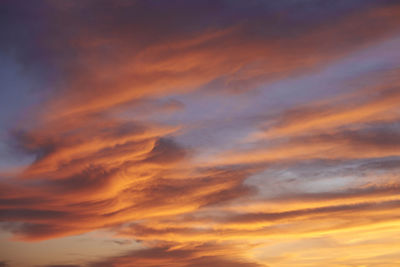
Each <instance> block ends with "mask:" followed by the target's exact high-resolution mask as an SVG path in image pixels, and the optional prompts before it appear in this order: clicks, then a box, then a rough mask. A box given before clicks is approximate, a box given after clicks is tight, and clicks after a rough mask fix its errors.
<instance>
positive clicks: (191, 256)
mask: <svg viewBox="0 0 400 267" xmlns="http://www.w3.org/2000/svg"><path fill="white" fill-rule="evenodd" d="M237 253H238V251H237V248H236V249H235V247H232V246H221V245H218V244H212V243H208V244H201V245H198V244H194V245H192V246H190V247H183V248H174V247H171V246H161V247H154V248H150V249H144V250H138V251H133V252H131V253H128V254H126V255H123V256H119V257H114V258H110V259H108V260H106V261H103V262H95V263H92V264H91V265H90V266H133V265H140V266H144V267H147V266H149V267H150V266H160V265H162V266H182V267H197V266H205V265H209V266H214V267H225V266H233V267H266V265H263V264H258V263H255V262H248V261H245V260H241V259H240V257H238V258H237V259H235V258H236V257H237V255H236V254H237ZM228 254H229V257H227V255H228Z"/></svg>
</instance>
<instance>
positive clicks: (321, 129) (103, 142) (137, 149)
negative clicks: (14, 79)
mask: <svg viewBox="0 0 400 267" xmlns="http://www.w3.org/2000/svg"><path fill="white" fill-rule="evenodd" d="M183 10H184V12H183ZM399 13H400V7H399V5H398V3H397V2H396V1H356V0H354V1H344V0H343V1H342V0H340V1H334V2H332V3H330V4H329V5H327V4H326V1H320V0H314V1H306V2H302V1H248V2H246V3H244V2H240V1H222V0H221V1H172V2H168V3H167V2H162V1H123V0H117V1H105V0H101V1H84V2H82V1H39V2H38V3H25V1H5V2H4V4H3V5H2V6H1V7H0V14H1V16H0V22H1V23H0V25H5V26H0V27H2V28H1V29H0V31H1V34H2V36H3V38H2V39H4V42H2V44H1V45H0V48H2V50H4V51H5V52H3V53H6V54H9V55H11V56H12V57H14V58H15V60H16V61H17V62H18V64H20V67H21V76H24V77H27V76H29V77H34V82H32V91H33V92H35V93H36V94H38V95H39V96H40V105H37V106H35V107H34V108H32V112H29V113H26V115H25V117H24V120H21V121H18V122H16V123H15V127H14V129H11V130H10V131H9V132H10V136H11V138H12V144H11V145H12V148H13V149H14V152H15V153H16V154H18V155H27V156H28V157H30V159H31V162H29V163H28V164H27V165H26V166H24V167H23V168H20V169H17V170H15V171H13V172H11V174H9V173H7V174H6V175H3V173H1V174H0V176H1V177H0V178H1V180H0V221H2V229H3V230H5V231H6V232H9V233H11V234H12V238H14V239H17V240H20V241H39V240H46V239H58V238H61V240H62V237H66V236H71V235H79V234H84V233H88V232H92V231H96V230H106V231H110V232H111V233H113V234H115V235H121V236H124V238H129V239H132V240H138V241H141V243H140V244H141V247H142V249H139V250H135V251H131V252H126V253H125V254H122V255H120V256H115V257H110V258H108V259H99V260H98V261H96V260H95V261H90V260H87V261H86V260H85V262H89V263H88V264H89V266H132V265H135V266H136V265H137V266H143V267H146V266H149V267H150V266H177V267H179V266H182V267H196V266H207V265H210V266H216V267H223V266H237V267H256V266H257V267H258V266H260V267H261V266H266V265H263V264H264V262H266V263H267V264H269V263H268V260H265V259H264V260H263V257H261V256H259V255H256V254H254V253H253V252H254V250H255V249H256V247H257V246H261V245H260V244H262V245H271V247H274V246H275V244H278V245H276V246H277V247H275V248H274V249H275V250H276V251H279V252H280V254H284V255H274V256H276V257H277V258H276V259H275V260H277V259H278V264H279V259H284V260H286V263H287V262H288V261H289V262H290V259H296V257H297V256H296V255H300V254H301V253H303V252H298V251H296V253H297V254H296V253H293V255H292V254H291V253H290V252H291V251H293V248H286V247H285V246H286V245H285V242H286V241H282V240H283V239H285V238H286V237H287V238H289V239H301V238H304V237H307V238H310V237H315V236H317V237H319V236H328V237H330V238H333V237H332V235H333V234H332V233H338V239H340V241H341V242H342V243H341V245H342V247H346V246H351V245H354V242H356V241H354V240H347V239H346V238H341V236H340V234H342V233H343V232H346V233H351V234H356V233H358V232H357V231H362V229H367V230H368V231H371V232H373V233H375V232H374V231H376V232H379V231H378V230H376V228H379V227H382V228H384V229H385V231H386V230H387V229H389V230H387V231H392V232H393V233H397V232H398V231H397V230H396V223H398V219H399V218H398V216H397V215H396V213H395V212H396V211H397V210H398V208H399V201H400V199H399V197H398V196H397V192H398V189H399V186H398V185H399V177H398V175H397V173H396V171H397V169H396V168H397V167H396V166H397V165H396V164H397V163H398V157H399V152H400V149H399V148H400V147H399V146H400V143H399V140H400V131H399V127H398V126H399V125H398V121H399V112H398V108H399V104H398V103H399V100H400V94H399V91H398V89H397V88H398V82H399V81H398V78H397V76H398V75H397V74H398V70H397V69H395V68H394V69H393V68H390V69H389V70H387V69H384V68H383V69H382V70H380V71H378V72H375V74H376V75H374V77H365V76H362V75H358V74H357V73H358V72H357V70H356V69H355V67H353V68H352V70H354V73H353V72H351V71H349V74H348V75H349V77H350V78H348V79H344V80H345V81H340V82H338V86H345V85H346V86H347V84H345V83H347V82H348V83H351V84H352V85H353V84H356V85H354V88H353V87H352V90H351V91H349V92H343V91H344V90H339V89H331V90H332V94H330V95H329V97H326V98H324V97H323V96H324V95H325V94H324V90H327V89H325V87H323V86H321V88H317V89H315V91H318V92H319V94H320V95H318V96H314V95H312V94H313V93H312V92H313V91H308V90H307V89H305V92H304V95H305V97H306V98H309V99H308V100H309V101H305V102H303V103H300V102H301V101H296V98H297V96H296V95H295V94H293V93H292V88H283V87H282V89H281V90H280V91H279V94H281V95H280V96H279V99H281V100H282V102H284V98H288V99H291V100H293V101H289V102H290V103H292V104H291V105H289V107H286V106H285V105H280V104H279V103H278V104H277V106H279V108H276V106H275V104H274V105H271V107H270V106H268V105H266V107H264V102H262V101H264V100H263V98H269V97H270V95H269V94H268V92H270V91H271V94H273V93H274V92H272V91H273V90H272V89H273V86H272V85H273V84H274V83H275V85H276V86H277V87H279V86H280V84H279V81H284V80H291V79H292V80H295V81H297V80H296V78H299V77H305V76H307V75H309V74H311V73H314V74H316V75H318V74H319V73H320V70H321V69H324V68H328V67H329V66H331V65H335V66H336V68H337V69H339V67H340V66H341V65H340V62H342V61H343V60H345V59H346V58H347V57H348V56H349V55H352V54H357V53H360V51H364V50H363V49H367V48H370V47H374V46H375V45H377V44H380V43H381V42H383V41H386V40H388V39H390V38H394V36H396V34H397V33H398V29H399V27H400V20H399V18H400V16H399ZM364 52H365V51H364ZM337 66H339V67H337ZM385 67H386V65H385ZM340 71H342V72H343V71H344V70H340ZM361 76H362V77H361ZM360 81H363V82H364V83H362V86H357V83H358V82H360ZM365 81H368V82H369V81H371V82H370V83H368V84H367V86H364V84H365V83H366V82H365ZM312 86H315V87H317V86H320V85H319V84H317V85H312ZM327 88H328V89H329V88H330V87H327ZM15 90H18V89H17V88H16V89H15ZM260 91H264V92H265V95H264V94H261V93H260ZM199 98H202V101H203V102H204V103H206V104H205V105H204V106H201V108H200V111H196V109H193V110H195V111H196V112H199V113H200V112H204V113H209V114H208V116H204V117H207V118H211V119H203V118H201V119H198V117H201V116H194V115H193V114H190V112H189V111H188V110H190V108H191V104H193V103H197V104H198V103H200V102H197V101H198V99H199ZM214 98H215V99H217V98H218V99H219V98H222V99H223V100H224V101H226V102H229V105H227V106H228V108H226V106H225V105H219V103H220V102H218V101H214V102H213V101H212V100H214ZM238 99H239V100H238ZM236 101H237V102H236ZM258 101H259V102H258ZM221 102H223V101H221ZM224 103H225V102H224ZM254 103H261V104H259V105H260V106H261V105H262V106H263V107H262V108H263V110H262V111H261V112H258V111H257V108H258V107H257V108H256V107H253V104H254ZM265 103H268V101H265ZM293 103H294V104H293ZM274 107H275V108H274ZM270 108H271V110H269V109H270ZM225 109H232V110H233V109H234V110H235V112H236V113H234V112H233V111H232V113H230V111H226V112H225ZM215 110H216V111H215ZM221 110H222V111H224V112H225V113H224V112H220V111H221ZM239 113H240V116H235V114H239ZM255 113H257V114H255ZM221 114H223V115H221ZM225 114H227V115H226V116H225ZM167 115H168V116H167ZM185 116H186V117H185ZM171 117H173V118H172V119H171ZM250 117H251V118H254V117H257V118H256V119H254V120H249V121H248V122H247V121H246V123H243V118H246V120H247V118H250ZM210 120H212V122H211V123H210ZM227 122H229V123H230V124H232V125H236V127H237V128H241V127H242V126H243V128H244V129H240V131H237V132H236V131H232V132H231V131H230V129H226V131H224V134H223V135H224V136H223V137H222V138H215V136H214V130H215V131H218V130H221V129H222V128H224V127H225V125H226V124H224V123H227ZM205 127H209V129H207V134H203V131H202V129H204V128H205ZM235 129H236V128H235ZM242 130H243V132H242ZM194 133H195V134H194ZM187 135H192V136H190V137H191V138H186V137H187ZM203 135H204V136H203ZM205 135H207V136H205ZM196 138H198V139H200V138H204V139H205V140H209V139H213V138H215V139H217V141H215V142H214V143H215V145H209V146H204V147H203V145H199V143H201V142H199V143H198V142H197V141H198V140H196ZM188 140H189V141H188ZM214 143H213V144H214ZM306 164H309V166H311V167H310V168H311V169H312V170H313V171H312V172H310V171H309V172H307V171H304V172H302V170H301V168H302V166H303V167H304V165H306ZM327 165H329V166H332V165H333V166H334V167H331V168H332V169H333V168H335V169H336V170H333V171H332V170H331V169H329V168H328V167H329V166H328V167H327ZM350 165H351V166H350ZM349 166H350V167H349ZM342 167H346V169H345V170H340V169H341V168H342ZM268 171H270V173H268ZM271 173H272V174H273V175H275V176H276V177H271ZM332 173H333V174H332ZM339 174H340V175H342V176H344V177H338V176H340V175H339ZM3 176H4V177H3ZM348 176H352V177H350V178H349V177H348ZM347 178H349V179H347ZM361 178H364V180H365V181H364V182H363V183H362V182H360V180H361ZM340 179H341V180H340ZM338 180H340V181H339V182H340V183H339V185H338V184H337V183H338V182H337V181H338ZM344 180H345V181H344ZM254 181H256V182H257V183H254ZM343 181H344V182H343ZM287 187H290V190H288V189H287ZM327 188H328V189H327ZM385 227H386V228H385ZM380 230H382V229H380ZM393 233H392V234H393ZM349 235H350V234H349ZM275 241H276V243H274V242H275ZM367 241H368V240H367ZM367 241H365V242H367ZM10 242H11V241H10ZM299 242H300V243H301V242H303V241H299ZM304 242H306V241H304ZM307 242H308V241H307ZM387 242H389V241H387ZM338 243H339V241H338ZM279 246H281V247H279ZM276 254H278V253H276ZM326 254H327V253H326V252H325V253H324V255H326ZM301 255H302V254H301ZM269 256H271V255H269ZM299 257H300V256H299ZM252 258H254V259H252ZM270 258H271V259H272V257H270ZM301 258H302V259H303V260H304V259H306V262H305V263H304V262H302V263H304V264H303V266H312V265H310V264H309V262H307V259H308V260H309V259H311V258H312V259H315V262H318V264H320V265H321V262H323V259H322V260H321V259H317V258H315V255H313V256H310V255H302V257H301ZM49 262H58V261H49ZM71 262H72V261H71ZM315 262H314V263H315ZM314 263H313V264H314ZM307 264H309V265H307ZM346 264H347V262H346ZM0 265H1V263H0ZM3 265H4V264H3ZM320 265H319V266H320ZM50 266H72V265H50ZM279 266H289V265H287V264H286V265H284V264H282V265H279ZM298 266H301V265H300V264H299V265H298Z"/></svg>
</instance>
